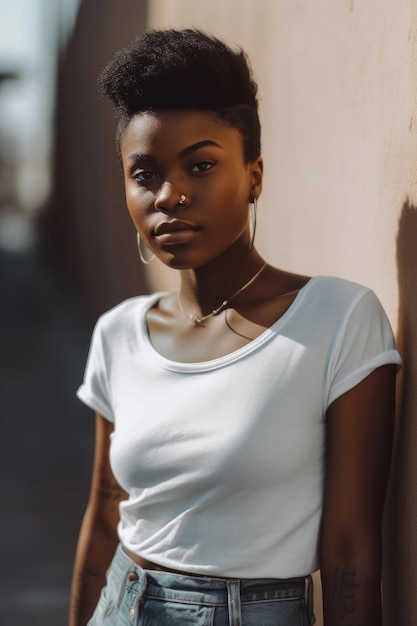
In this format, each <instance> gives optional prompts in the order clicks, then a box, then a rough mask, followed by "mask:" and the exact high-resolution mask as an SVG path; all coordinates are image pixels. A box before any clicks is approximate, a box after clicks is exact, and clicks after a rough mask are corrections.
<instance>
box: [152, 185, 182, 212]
mask: <svg viewBox="0 0 417 626" xmlns="http://www.w3.org/2000/svg"><path fill="white" fill-rule="evenodd" d="M154 205H155V208H156V209H157V210H158V211H174V210H175V209H181V208H182V207H184V206H185V194H184V193H182V190H177V188H176V186H175V187H174V185H172V183H169V182H165V183H164V184H163V185H162V187H161V188H160V190H159V192H158V193H157V195H156V196H155V202H154Z"/></svg>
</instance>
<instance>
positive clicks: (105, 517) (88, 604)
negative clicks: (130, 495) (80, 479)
mask: <svg viewBox="0 0 417 626" xmlns="http://www.w3.org/2000/svg"><path fill="white" fill-rule="evenodd" d="M112 431H113V424H112V423H110V422H109V421H108V420H106V419H104V418H103V417H102V416H101V415H98V414H97V415H96V446H95V454H94V467H93V478H92V483H91V492H90V498H89V502H88V506H87V510H86V512H85V515H84V519H83V523H82V527H81V532H80V536H79V540H78V546H77V554H76V558H75V566H74V574H73V581H72V589H71V607H70V619H69V626H85V625H86V623H87V621H88V620H89V618H90V617H91V615H92V614H93V612H94V608H95V606H96V604H97V601H98V598H99V595H100V590H101V588H102V587H103V586H104V584H105V574H106V571H107V569H108V567H109V564H110V561H111V559H112V557H113V554H114V551H115V549H116V547H117V544H118V539H117V532H116V527H117V523H118V521H119V502H120V501H121V500H124V499H126V497H127V494H126V492H125V491H123V489H121V487H120V486H119V484H118V483H117V482H116V480H115V478H114V476H113V473H112V471H111V468H110V463H109V448H110V434H111V432H112Z"/></svg>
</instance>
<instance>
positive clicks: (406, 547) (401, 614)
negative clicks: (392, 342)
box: [384, 200, 417, 626]
mask: <svg viewBox="0 0 417 626" xmlns="http://www.w3.org/2000/svg"><path fill="white" fill-rule="evenodd" d="M397 267H398V289H399V316H398V335H397V343H398V348H399V350H400V352H401V355H402V358H403V368H402V372H401V374H400V376H399V383H400V386H399V389H400V391H399V397H398V413H397V427H396V439H395V446H394V455H393V463H392V470H391V477H390V486H389V491H388V499H387V511H386V525H385V539H386V550H385V554H386V561H385V564H384V605H385V615H386V619H385V621H384V624H386V625H387V626H398V625H399V624H404V625H405V624H407V626H417V606H416V602H415V590H416V585H417V495H416V489H415V485H416V481H417V455H416V441H417V207H416V206H413V205H412V204H410V202H409V201H408V200H407V201H406V202H405V203H404V205H403V208H402V211H401V216H400V220H399V228H398V236H397Z"/></svg>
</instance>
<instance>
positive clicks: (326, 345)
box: [78, 276, 400, 578]
mask: <svg viewBox="0 0 417 626" xmlns="http://www.w3.org/2000/svg"><path fill="white" fill-rule="evenodd" d="M161 295H162V294H153V295H151V296H139V297H136V298H132V299H129V300H127V301H125V302H123V303H122V304H120V305H118V306H117V307H115V308H114V309H112V310H111V311H109V312H108V313H106V314H105V315H103V316H102V317H101V318H100V320H99V321H98V323H97V325H96V328H95V331H94V335H93V340H92V345H91V348H90V354H89V358H88V363H87V368H86V373H85V379H84V383H83V385H82V386H81V387H80V389H79V391H78V395H79V397H80V398H81V399H82V400H83V401H84V402H85V403H86V404H87V405H88V406H90V407H91V408H92V409H94V410H95V411H97V412H99V413H101V414H102V415H103V416H104V417H105V418H107V419H108V420H110V421H114V422H115V431H114V433H113V434H112V435H111V452H110V460H111V465H112V468H113V472H114V474H115V477H116V478H117V480H118V481H119V483H120V485H121V486H122V487H123V488H124V489H125V490H126V491H127V492H128V493H129V498H128V500H126V501H123V502H122V503H121V504H120V517H121V519H120V523H119V526H118V533H119V538H120V541H121V542H122V543H123V544H124V545H125V546H126V547H127V548H128V549H129V550H131V551H132V552H134V553H136V554H138V555H140V556H142V557H143V558H145V559H149V560H150V561H153V562H156V563H158V564H160V565H162V566H165V567H169V568H173V569H178V570H183V571H187V572H190V573H196V574H203V575H214V576H227V577H239V578H247V577H249V578H268V577H273V578H290V577H295V576H304V575H307V574H309V573H311V572H312V571H314V570H316V569H317V568H318V566H319V563H318V560H317V543H318V535H319V527H320V518H321V510H322V491H323V460H324V459H323V457H324V445H325V414H326V409H327V407H328V406H329V405H330V404H331V402H333V401H334V400H335V399H336V398H338V397H339V396H340V395H341V394H343V393H345V392H346V391H348V390H349V389H351V388H352V387H354V386H355V385H357V384H358V383H359V382H360V381H361V380H363V379H364V378H365V377H366V376H367V375H368V374H370V373H371V372H372V371H373V370H374V369H375V368H377V367H379V366H381V365H384V364H386V363H397V364H399V363H400V357H399V354H398V353H397V352H396V350H395V348H394V342H393V337H392V331H391V328H390V324H389V322H388V320H387V317H386V315H385V313H384V311H383V309H382V307H381V305H380V303H379V301H378V299H377V298H376V296H375V294H374V293H373V292H372V291H370V290H369V289H367V288H365V287H362V286H360V285H357V284H355V283H351V282H349V281H345V280H341V279H337V278H331V277H324V276H317V277H314V278H312V279H311V280H310V281H309V282H308V283H307V285H306V286H305V287H304V288H303V289H301V291H300V292H299V294H298V295H297V297H296V299H295V300H294V302H293V304H292V305H291V307H290V308H289V309H288V310H287V311H286V313H285V314H284V315H283V316H282V317H281V318H280V319H279V320H278V321H277V322H276V323H275V324H273V326H272V327H271V328H269V329H268V330H266V331H265V332H263V333H262V334H261V335H260V336H259V337H258V338H257V339H255V340H254V341H252V342H251V343H249V344H248V345H246V346H245V347H243V348H240V349H238V350H236V351H235V352H232V353H231V354H228V355H227V356H223V357H220V358H217V359H214V360H211V361H207V362H200V363H178V362H174V361H171V360H169V359H166V358H164V357H163V356H161V355H160V354H159V353H157V352H156V350H155V349H154V348H153V346H152V344H151V342H150V339H149V336H148V332H147V326H146V312H147V310H148V309H149V308H150V307H152V306H153V305H154V303H155V302H156V301H157V300H158V299H159V298H160V297H161Z"/></svg>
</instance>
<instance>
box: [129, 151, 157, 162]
mask: <svg viewBox="0 0 417 626" xmlns="http://www.w3.org/2000/svg"><path fill="white" fill-rule="evenodd" d="M128 159H129V161H150V162H151V163H156V159H154V158H153V156H151V155H150V154H140V153H138V152H133V153H132V154H129V156H128Z"/></svg>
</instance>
